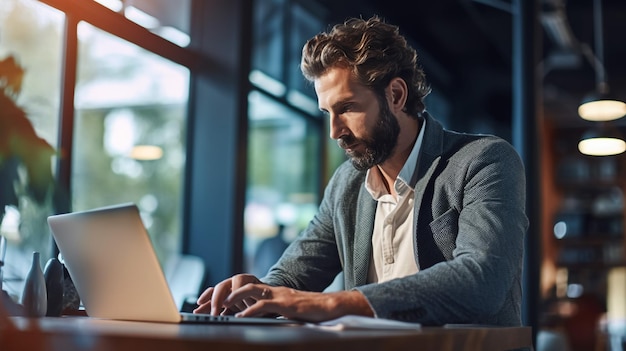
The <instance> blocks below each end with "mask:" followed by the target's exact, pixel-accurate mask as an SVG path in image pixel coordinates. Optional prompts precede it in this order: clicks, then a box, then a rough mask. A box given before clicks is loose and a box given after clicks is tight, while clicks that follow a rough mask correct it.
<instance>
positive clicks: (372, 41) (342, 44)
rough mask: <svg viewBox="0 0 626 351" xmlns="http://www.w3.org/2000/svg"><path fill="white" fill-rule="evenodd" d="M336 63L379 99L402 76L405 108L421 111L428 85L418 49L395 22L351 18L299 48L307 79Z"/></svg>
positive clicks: (415, 114) (427, 92)
mask: <svg viewBox="0 0 626 351" xmlns="http://www.w3.org/2000/svg"><path fill="white" fill-rule="evenodd" d="M338 66H339V67H346V68H350V69H351V70H352V74H353V76H354V77H355V78H356V79H357V81H358V82H359V83H361V84H363V85H365V86H367V87H370V88H371V89H372V90H373V91H374V92H375V93H376V94H377V95H378V98H379V99H384V96H385V95H384V90H385V88H386V87H387V85H388V84H389V82H390V81H391V80H392V79H393V78H396V77H400V78H402V79H403V80H404V81H405V82H406V84H407V86H408V97H407V101H406V105H405V107H404V111H405V112H406V113H408V114H409V115H411V116H415V117H418V116H420V115H421V114H422V112H424V109H425V108H426V107H425V104H424V101H423V100H424V98H425V97H426V96H427V95H428V94H429V93H430V86H429V85H428V83H427V82H426V75H425V73H424V71H423V70H422V68H421V67H420V66H419V65H418V62H417V52H416V51H415V49H413V48H412V47H410V46H409V45H408V43H407V41H406V38H405V37H404V36H402V35H401V34H400V30H399V28H398V27H397V26H394V25H391V24H388V23H385V22H384V21H383V20H382V19H381V18H380V17H378V16H374V17H371V18H369V19H367V20H365V19H361V18H351V19H348V20H346V21H345V22H344V23H342V24H337V25H335V26H334V27H333V28H332V29H331V31H330V32H328V33H326V32H323V33H319V34H317V35H316V36H314V37H313V38H311V39H309V40H308V41H307V42H306V44H305V45H304V47H303V48H302V61H301V63H300V69H301V70H302V74H303V75H304V77H305V78H306V79H307V80H309V81H311V82H312V81H313V80H315V79H316V78H318V77H320V76H321V75H323V74H324V73H325V72H326V71H327V70H328V69H330V68H333V67H338Z"/></svg>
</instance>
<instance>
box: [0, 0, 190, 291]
mask: <svg viewBox="0 0 626 351" xmlns="http://www.w3.org/2000/svg"><path fill="white" fill-rule="evenodd" d="M115 1H116V0H113V1H108V3H109V4H110V3H115ZM104 2H107V1H104ZM118 2H119V1H118ZM46 3H50V4H52V5H53V6H50V5H46ZM167 3H168V4H169V2H167ZM126 4H127V5H128V7H131V5H132V6H134V10H138V9H139V8H141V9H144V10H145V11H148V12H150V13H151V15H152V16H154V18H156V19H158V21H159V23H158V25H157V24H154V23H153V24H154V27H150V28H148V29H150V30H151V32H146V31H138V30H135V29H136V28H138V27H137V26H136V25H134V24H132V23H131V22H129V20H132V21H134V22H135V23H140V24H141V25H146V26H147V25H148V24H147V22H141V20H140V17H137V16H138V14H139V12H137V11H134V10H133V11H134V12H133V11H130V12H125V13H124V14H125V15H126V18H124V17H123V16H118V14H115V13H112V12H110V11H111V10H109V9H107V8H105V7H103V6H101V5H99V4H96V3H95V2H93V3H91V2H81V3H69V2H56V1H49V2H48V1H45V0H41V1H35V0H2V1H0V60H3V59H4V58H5V57H8V56H12V57H14V58H15V60H16V61H17V62H18V64H19V65H20V66H21V67H22V68H24V70H25V74H24V78H23V86H22V91H21V93H20V94H19V97H18V100H17V102H18V104H19V105H20V106H22V107H23V108H24V110H25V111H26V112H27V115H28V118H29V120H30V121H31V123H32V125H33V126H34V128H35V131H36V133H37V134H38V135H39V136H40V137H42V138H44V139H45V140H46V141H47V142H48V143H49V144H50V145H51V146H53V147H54V148H55V150H56V151H57V152H58V156H59V157H57V158H56V159H55V160H53V162H55V161H56V162H59V161H61V160H62V161H63V162H69V163H70V167H69V168H68V169H70V170H71V172H70V174H69V183H68V184H63V185H64V186H65V187H67V188H68V189H66V191H67V194H66V195H67V196H65V197H64V200H65V202H67V205H66V206H62V207H67V208H69V209H70V210H71V211H78V210H85V209H90V208H95V207H100V206H105V205H112V204H116V203H122V202H134V203H136V204H137V205H138V207H139V208H140V210H141V214H142V218H143V220H144V224H145V225H146V227H147V230H148V232H149V233H150V235H151V237H152V239H153V243H154V246H155V249H156V251H157V255H158V256H159V259H160V260H161V262H162V263H164V262H165V261H167V259H168V258H169V257H170V256H171V255H172V254H176V253H178V252H179V251H180V242H181V236H182V233H181V232H182V223H181V222H182V214H181V212H182V204H183V198H182V197H183V193H184V191H183V186H184V184H183V183H184V179H185V178H184V170H185V165H186V125H187V104H188V95H189V82H190V70H189V67H187V66H185V64H188V63H189V64H191V62H193V60H194V57H192V54H190V51H189V50H186V49H184V48H182V47H183V46H185V45H186V44H184V43H181V42H176V40H175V39H174V38H173V37H171V36H170V37H167V40H168V41H170V42H174V43H175V44H176V45H172V44H171V43H168V42H166V41H165V40H164V39H163V38H165V37H166V35H165V34H164V33H166V32H168V31H167V30H164V28H165V27H167V26H178V27H179V29H180V30H181V31H183V32H184V30H188V28H186V27H185V26H187V27H188V25H189V23H188V21H189V18H190V17H189V13H190V9H189V6H188V5H189V2H188V1H181V2H177V6H179V7H178V10H177V11H175V12H176V16H179V17H176V16H174V13H172V12H171V11H170V12H167V11H164V10H165V9H166V8H167V6H168V5H167V4H166V3H165V2H163V6H161V7H155V6H152V5H154V4H155V3H154V2H146V1H134V2H132V4H131V1H128V2H126ZM55 7H56V8H55ZM127 9H128V8H127ZM105 12H106V13H105ZM68 15H71V16H68ZM165 15H169V17H168V18H160V17H159V16H165ZM90 16H91V17H90ZM101 16H105V17H106V16H110V17H108V19H109V20H108V21H101V20H100V17H101ZM133 16H135V17H133ZM131 17H132V18H131ZM67 18H72V19H73V20H72V21H69V22H68V25H66V23H65V22H66V19H67ZM83 18H85V20H83ZM181 18H184V20H182V21H181ZM144 19H145V18H144ZM75 20H76V21H78V25H76V22H75ZM88 22H91V23H97V24H98V26H95V25H92V24H90V23H88ZM66 27H67V29H66ZM120 27H124V28H125V29H126V30H119V28H120ZM131 31H132V33H130V32H131ZM111 33H117V35H113V34H111ZM129 33H130V34H129ZM152 33H156V34H157V35H158V36H157V35H154V34H152ZM168 33H172V32H171V31H169V32H168ZM66 34H69V35H66ZM73 34H76V37H77V41H76V39H73V38H75V36H74V35H73ZM126 35H128V37H129V38H133V39H132V42H130V41H127V40H130V39H127V38H126V40H125V38H122V37H120V36H126ZM185 35H186V34H185ZM179 39H180V37H179ZM183 39H184V38H183ZM66 41H67V44H68V45H67V47H68V48H70V49H69V50H70V51H71V50H72V49H71V48H77V65H76V67H67V66H64V61H63V54H62V53H63V52H64V50H66V47H65V46H64V42H66ZM187 41H188V38H187ZM164 44H167V45H164ZM144 45H145V46H144ZM148 48H150V50H148ZM69 62H71V60H70V61H69ZM177 62H178V63H177ZM181 62H183V63H185V64H183V63H181ZM68 72H76V86H75V90H73V91H66V90H63V88H62V86H61V82H62V80H63V79H62V75H63V74H65V75H66V77H65V80H66V81H67V80H68V78H67V77H73V76H72V75H71V74H69V73H68ZM70 81H72V79H70ZM66 87H67V86H66ZM70 90H71V89H70ZM68 96H69V97H73V98H74V101H73V106H74V111H73V113H68V111H67V109H64V111H65V112H64V114H69V115H70V116H64V119H65V120H70V121H72V124H71V125H70V127H71V132H70V133H65V132H67V131H66V130H65V131H64V133H63V134H62V135H61V134H60V131H61V129H62V128H61V123H62V121H61V118H60V117H59V115H60V113H59V111H60V109H61V105H62V103H61V101H62V99H63V97H68ZM60 138H61V139H60ZM68 139H70V140H69V141H68ZM60 145H72V148H71V150H61V149H62V146H60ZM66 156H67V157H66ZM51 167H52V168H53V170H54V169H56V165H51ZM57 177H58V175H57ZM54 208H55V206H53V204H52V200H51V199H48V201H47V202H46V203H44V204H37V203H35V202H33V201H31V200H30V199H29V198H28V197H26V196H21V197H20V202H19V206H14V207H10V208H7V209H6V215H5V216H4V219H3V221H2V223H1V226H0V231H1V235H3V236H5V237H7V238H8V239H9V240H8V242H9V245H8V251H7V257H6V265H5V267H4V269H3V274H4V277H3V280H4V283H5V284H4V285H3V288H4V290H7V291H8V292H9V294H10V295H11V296H12V297H14V298H15V299H16V300H17V299H19V297H20V295H21V291H22V286H23V280H22V279H23V278H24V277H25V275H26V273H27V271H28V269H29V267H30V260H31V258H32V252H33V251H39V252H40V253H41V260H42V262H41V264H42V266H43V265H45V263H46V261H47V260H48V259H49V258H50V257H51V256H52V255H53V252H54V251H53V245H52V240H51V236H50V232H49V228H48V225H47V222H46V217H47V216H49V215H50V214H52V212H53V211H54Z"/></svg>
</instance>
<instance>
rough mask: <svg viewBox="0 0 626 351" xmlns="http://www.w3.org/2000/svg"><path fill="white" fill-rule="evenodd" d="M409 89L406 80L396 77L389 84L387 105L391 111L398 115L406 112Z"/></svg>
mask: <svg viewBox="0 0 626 351" xmlns="http://www.w3.org/2000/svg"><path fill="white" fill-rule="evenodd" d="M408 93H409V89H408V87H407V85H406V82H405V81H404V79H402V78H399V77H396V78H394V79H392V80H391V82H389V85H388V86H387V103H388V104H389V109H390V110H391V111H392V112H394V113H398V112H400V111H402V110H404V105H405V104H406V99H407V95H408Z"/></svg>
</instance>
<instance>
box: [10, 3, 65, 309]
mask: <svg viewBox="0 0 626 351" xmlns="http://www.w3.org/2000/svg"><path fill="white" fill-rule="evenodd" d="M63 21H64V15H63V13H62V12H60V11H57V10H55V9H53V8H51V7H49V6H46V5H43V4H41V3H39V2H37V1H33V0H2V1H0V61H2V60H4V59H7V58H9V57H12V58H13V59H14V60H15V62H16V63H17V64H18V65H19V66H20V67H21V68H22V69H23V70H24V75H23V79H22V89H21V92H20V93H19V95H18V96H17V101H16V102H17V104H18V105H19V106H20V107H21V108H22V109H23V110H24V111H25V112H26V115H27V117H28V119H29V120H30V122H31V124H32V125H33V127H34V129H35V132H36V133H37V135H38V136H39V137H41V138H43V139H45V140H46V141H47V142H48V143H49V144H50V145H51V146H53V147H55V148H56V146H57V144H56V140H57V133H58V125H59V114H58V111H59V104H60V88H61V70H60V67H61V52H62V35H63ZM0 113H1V112H0ZM0 181H2V180H0ZM5 181H6V180H5ZM17 192H18V195H23V194H21V193H20V190H19V189H18V191H17ZM48 201H49V199H48ZM1 213H2V211H0V216H1ZM49 214H50V213H49V202H48V203H44V204H39V203H37V202H34V201H32V199H30V198H29V197H27V196H20V199H19V210H18V208H17V207H7V208H6V209H5V216H4V219H3V220H2V218H1V217H0V220H2V223H1V225H0V235H2V236H4V237H5V238H6V239H7V242H8V249H7V252H6V257H5V261H6V262H5V266H4V268H3V274H4V277H3V280H4V284H3V288H4V290H6V291H7V292H8V293H9V294H10V295H11V296H15V297H16V296H19V295H21V290H22V278H23V277H24V276H25V275H26V273H27V272H28V269H29V268H30V262H31V260H32V252H33V251H39V252H40V253H41V256H42V260H47V259H48V258H49V253H50V252H51V249H50V248H51V240H50V237H49V233H48V224H47V222H46V217H47V216H48V215H49ZM44 262H45V261H44Z"/></svg>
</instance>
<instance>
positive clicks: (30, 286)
mask: <svg viewBox="0 0 626 351" xmlns="http://www.w3.org/2000/svg"><path fill="white" fill-rule="evenodd" d="M22 305H23V306H24V314H25V315H26V316H27V317H43V316H45V315H46V312H47V309H48V293H47V290H46V279H45V278H44V275H43V271H42V270H41V264H40V263H39V252H37V251H35V252H33V262H32V264H31V266H30V271H29V272H28V275H27V276H26V281H25V282H24V291H23V292H22Z"/></svg>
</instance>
